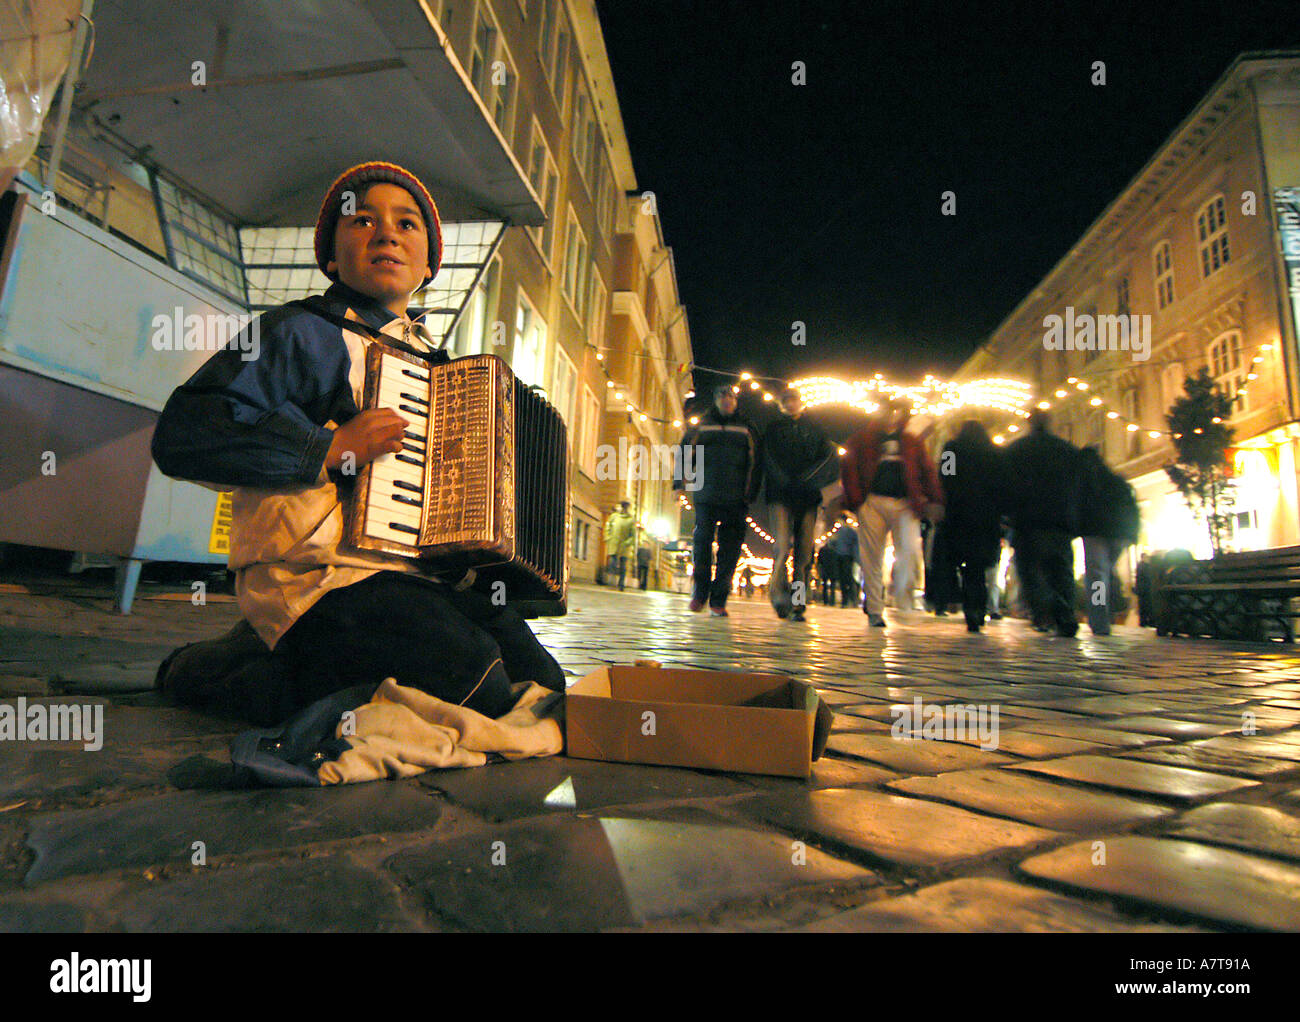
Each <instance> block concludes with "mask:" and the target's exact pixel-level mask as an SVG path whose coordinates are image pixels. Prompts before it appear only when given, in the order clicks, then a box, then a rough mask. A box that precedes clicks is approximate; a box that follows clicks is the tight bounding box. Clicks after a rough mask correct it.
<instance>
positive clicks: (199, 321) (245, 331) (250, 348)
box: [149, 305, 262, 362]
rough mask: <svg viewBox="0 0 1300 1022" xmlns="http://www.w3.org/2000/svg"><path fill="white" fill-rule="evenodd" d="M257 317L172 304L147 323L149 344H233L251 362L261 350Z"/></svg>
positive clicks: (184, 347) (172, 347)
mask: <svg viewBox="0 0 1300 1022" xmlns="http://www.w3.org/2000/svg"><path fill="white" fill-rule="evenodd" d="M261 323H262V321H261V317H260V316H251V315H236V314H235V313H233V312H232V313H221V312H208V313H198V312H191V313H188V314H187V313H186V312H185V310H184V309H183V308H182V307H181V306H179V305H178V306H176V307H175V308H174V309H172V311H171V312H170V313H159V314H158V315H156V316H154V317H153V322H152V323H151V325H150V331H151V332H150V335H149V344H150V346H151V347H152V348H153V350H154V351H220V350H221V349H222V348H235V349H236V350H238V351H239V353H240V354H239V357H240V358H241V359H242V360H243V361H245V362H255V361H256V360H257V357H258V355H260V354H261V351H262V329H261Z"/></svg>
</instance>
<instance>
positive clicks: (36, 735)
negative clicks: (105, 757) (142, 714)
mask: <svg viewBox="0 0 1300 1022" xmlns="http://www.w3.org/2000/svg"><path fill="white" fill-rule="evenodd" d="M0 742H81V743H82V748H84V749H85V750H86V752H98V751H99V750H100V749H102V748H103V747H104V704H103V703H84V704H82V703H32V704H31V705H30V706H29V705H27V698H26V697H25V696H19V697H18V700H17V704H16V705H13V704H10V703H0Z"/></svg>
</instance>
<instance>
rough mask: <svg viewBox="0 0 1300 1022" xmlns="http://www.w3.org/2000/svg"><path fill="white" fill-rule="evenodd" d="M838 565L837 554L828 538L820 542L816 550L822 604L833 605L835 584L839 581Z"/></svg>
mask: <svg viewBox="0 0 1300 1022" xmlns="http://www.w3.org/2000/svg"><path fill="white" fill-rule="evenodd" d="M839 577H840V566H839V556H838V555H837V554H836V553H835V548H834V547H833V546H831V544H830V540H827V541H826V542H825V543H823V544H822V547H821V549H820V550H818V551H817V581H818V582H819V583H820V585H821V591H822V604H823V605H824V606H827V607H833V606H835V586H836V583H837V582H838V581H839Z"/></svg>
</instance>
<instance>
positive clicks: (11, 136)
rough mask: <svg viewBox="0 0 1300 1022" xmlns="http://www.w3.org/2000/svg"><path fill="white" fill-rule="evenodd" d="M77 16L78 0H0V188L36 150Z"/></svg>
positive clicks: (64, 66) (68, 53) (69, 53)
mask: <svg viewBox="0 0 1300 1022" xmlns="http://www.w3.org/2000/svg"><path fill="white" fill-rule="evenodd" d="M80 16H81V0H0V191H3V190H4V189H6V188H8V187H9V183H10V182H11V181H12V180H13V178H14V175H15V174H17V172H18V171H19V170H20V169H21V168H22V167H23V165H24V164H25V163H27V161H28V160H30V159H31V158H32V154H33V153H34V152H35V151H36V144H37V142H39V141H40V137H41V124H42V123H43V122H44V120H45V117H46V115H47V114H48V113H49V110H50V105H51V103H52V102H53V100H54V94H55V91H56V90H57V89H58V85H59V81H60V80H61V79H62V78H63V74H64V72H65V71H67V69H68V63H69V61H70V60H71V57H72V46H73V43H74V42H75V41H76V38H77V22H78V20H79V18H80Z"/></svg>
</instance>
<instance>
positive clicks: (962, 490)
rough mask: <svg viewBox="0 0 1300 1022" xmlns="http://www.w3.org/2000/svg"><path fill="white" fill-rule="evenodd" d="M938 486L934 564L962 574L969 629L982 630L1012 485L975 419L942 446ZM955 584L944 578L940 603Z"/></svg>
mask: <svg viewBox="0 0 1300 1022" xmlns="http://www.w3.org/2000/svg"><path fill="white" fill-rule="evenodd" d="M939 481H940V482H941V483H942V484H943V492H944V518H943V522H942V524H940V526H939V539H938V540H937V543H938V544H939V547H940V550H939V552H938V553H937V554H936V559H942V561H943V562H944V563H946V564H948V565H951V567H952V569H953V571H954V572H955V571H957V570H960V572H961V583H962V608H963V610H964V611H965V613H966V628H967V630H968V631H971V632H978V631H979V630H980V629H981V628H983V627H984V613H985V611H986V609H987V607H988V587H987V583H986V581H985V576H986V572H987V571H988V569H989V567H990V566H991V565H995V564H997V562H998V555H999V553H1000V550H1001V545H1002V523H1001V519H1002V507H1003V502H1004V501H1005V499H1006V493H1007V486H1008V480H1007V478H1006V470H1005V468H1004V467H1003V464H1002V457H1001V452H1000V451H999V450H998V449H997V448H996V447H995V446H994V445H993V441H992V440H990V439H989V434H988V430H986V429H985V428H984V426H983V425H982V424H981V423H980V422H979V421H978V420H977V419H971V420H969V421H968V422H966V423H964V424H963V425H962V428H961V432H959V433H958V434H957V436H956V437H954V438H953V439H952V440H949V441H948V443H947V444H945V445H944V448H943V453H942V454H940V455H939ZM950 584H951V583H950V582H949V581H948V578H947V577H946V576H941V579H940V584H939V588H938V590H937V593H936V602H937V603H939V604H940V605H944V604H946V603H947V602H948V600H949V599H950V598H951V596H952V594H951V592H950V591H949V589H948V586H949V585H950Z"/></svg>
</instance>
